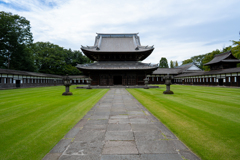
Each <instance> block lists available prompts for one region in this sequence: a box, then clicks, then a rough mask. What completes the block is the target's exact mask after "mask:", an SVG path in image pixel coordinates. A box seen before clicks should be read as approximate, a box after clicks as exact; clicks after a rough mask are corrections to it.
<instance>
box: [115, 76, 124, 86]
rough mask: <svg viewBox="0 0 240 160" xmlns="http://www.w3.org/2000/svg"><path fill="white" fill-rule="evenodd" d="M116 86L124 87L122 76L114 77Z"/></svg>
mask: <svg viewBox="0 0 240 160" xmlns="http://www.w3.org/2000/svg"><path fill="white" fill-rule="evenodd" d="M113 84H114V85H122V76H113Z"/></svg>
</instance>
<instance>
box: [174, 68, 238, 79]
mask: <svg viewBox="0 0 240 160" xmlns="http://www.w3.org/2000/svg"><path fill="white" fill-rule="evenodd" d="M225 73H240V67H237V68H229V69H221V70H212V71H202V72H197V73H196V72H195V73H185V74H180V75H177V76H176V78H179V77H191V76H203V75H212V74H225Z"/></svg>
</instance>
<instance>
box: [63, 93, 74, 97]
mask: <svg viewBox="0 0 240 160" xmlns="http://www.w3.org/2000/svg"><path fill="white" fill-rule="evenodd" d="M62 95H63V96H70V95H73V94H72V92H64V93H63V94H62Z"/></svg>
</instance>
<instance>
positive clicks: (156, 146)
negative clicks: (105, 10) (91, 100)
mask: <svg viewBox="0 0 240 160" xmlns="http://www.w3.org/2000/svg"><path fill="white" fill-rule="evenodd" d="M48 159H49V160H54V159H56V160H78V159H80V160H183V159H189V160H199V158H198V157H197V156H196V155H195V154H193V153H192V152H191V151H189V149H188V148H187V147H186V146H185V145H184V144H183V143H182V142H181V141H180V140H178V138H177V137H176V136H175V135H174V134H173V133H172V132H171V131H169V130H168V129H167V128H166V127H165V126H164V125H163V124H162V123H161V122H159V120H158V119H156V118H155V117H154V116H153V115H152V114H151V113H149V112H148V111H147V110H146V109H145V108H144V107H143V106H142V105H141V104H140V103H139V102H138V101H137V100H136V99H135V98H134V97H133V96H132V95H131V94H130V93H128V92H127V91H126V89H121V88H117V89H110V90H109V92H108V93H107V94H106V95H105V96H104V97H103V98H102V99H101V100H100V101H99V102H98V103H97V104H96V105H95V106H94V107H93V108H92V109H91V110H90V111H89V112H88V113H87V114H86V115H85V117H84V118H83V119H82V120H81V121H79V122H78V124H77V125H76V126H75V127H74V128H72V129H71V130H70V131H69V133H67V134H66V135H65V137H64V138H63V139H62V140H61V141H60V142H59V143H58V144H57V145H56V146H55V147H54V148H53V149H52V150H51V151H50V152H49V153H48V154H47V155H46V156H45V157H44V158H43V160H48Z"/></svg>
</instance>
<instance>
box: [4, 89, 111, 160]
mask: <svg viewBox="0 0 240 160" xmlns="http://www.w3.org/2000/svg"><path fill="white" fill-rule="evenodd" d="M74 87H76V86H71V90H70V91H71V92H72V93H73V95H72V96H62V93H63V92H64V90H65V87H64V86H55V87H41V88H26V89H11V90H0V159H1V160H6V159H12V160H16V159H17V160H19V159H22V160H28V159H31V160H38V159H39V160H40V159H42V158H43V157H44V156H45V154H47V153H48V152H49V151H50V150H51V149H52V148H53V147H54V146H55V145H56V144H57V143H58V142H59V141H60V140H61V139H62V138H63V137H64V135H65V134H66V133H67V132H68V131H69V130H70V129H71V128H72V127H73V126H74V125H75V124H76V123H77V122H78V121H79V120H80V119H81V118H82V117H83V116H84V115H85V114H86V113H87V112H88V111H89V110H90V109H91V108H92V107H93V106H94V104H95V103H96V102H98V100H100V99H101V98H102V96H103V95H104V94H105V93H106V92H107V91H108V89H92V90H87V89H74Z"/></svg>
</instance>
